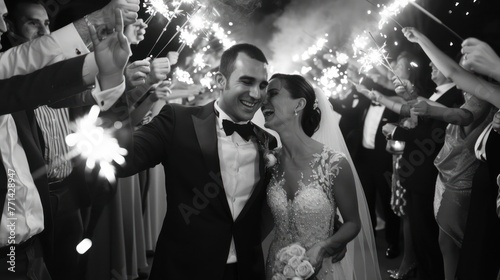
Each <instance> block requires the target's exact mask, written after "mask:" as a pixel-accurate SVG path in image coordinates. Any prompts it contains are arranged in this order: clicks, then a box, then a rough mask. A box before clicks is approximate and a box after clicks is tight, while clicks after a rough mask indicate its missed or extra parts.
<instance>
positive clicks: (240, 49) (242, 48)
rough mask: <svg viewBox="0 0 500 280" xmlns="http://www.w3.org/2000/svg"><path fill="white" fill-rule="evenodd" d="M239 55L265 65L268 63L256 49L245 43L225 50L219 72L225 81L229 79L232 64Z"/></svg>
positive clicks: (232, 68) (232, 69) (232, 67)
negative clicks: (242, 54)
mask: <svg viewBox="0 0 500 280" xmlns="http://www.w3.org/2000/svg"><path fill="white" fill-rule="evenodd" d="M239 53H244V54H246V55H248V56H249V57H250V58H253V59H256V60H258V61H260V62H263V63H266V64H267V63H268V62H267V59H266V56H265V55H264V53H263V52H262V51H261V50H260V49H259V48H258V47H256V46H254V45H251V44H246V43H244V44H237V45H234V46H232V47H230V48H229V49H227V50H225V51H224V52H223V53H222V57H221V59H220V67H219V72H220V73H221V74H222V75H224V77H226V79H229V77H230V76H231V73H233V71H234V62H235V61H236V58H237V57H238V54H239Z"/></svg>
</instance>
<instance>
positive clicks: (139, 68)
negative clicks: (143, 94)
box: [125, 58, 151, 87]
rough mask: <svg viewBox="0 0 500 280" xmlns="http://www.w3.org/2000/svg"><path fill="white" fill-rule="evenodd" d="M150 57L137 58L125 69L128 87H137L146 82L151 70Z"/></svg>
mask: <svg viewBox="0 0 500 280" xmlns="http://www.w3.org/2000/svg"><path fill="white" fill-rule="evenodd" d="M149 65H150V62H149V59H148V58H146V59H143V60H137V61H134V62H132V63H130V64H129V65H127V68H126V69H125V80H126V82H127V87H137V86H140V85H142V84H145V83H146V78H147V76H148V74H149V72H151V69H150V67H149Z"/></svg>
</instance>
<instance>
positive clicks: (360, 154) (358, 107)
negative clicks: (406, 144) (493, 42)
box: [334, 69, 400, 258]
mask: <svg viewBox="0 0 500 280" xmlns="http://www.w3.org/2000/svg"><path fill="white" fill-rule="evenodd" d="M356 72H357V71H356V70H354V69H350V71H349V72H348V73H349V75H355V74H356ZM351 80H353V81H357V80H359V78H358V77H352V78H351ZM362 84H363V87H366V88H368V89H373V90H377V91H378V92H381V93H383V94H384V95H387V96H394V95H395V93H394V91H392V90H390V89H387V88H385V87H383V86H381V85H379V84H377V83H375V82H373V80H371V79H369V78H366V77H365V78H364V79H363V82H362ZM352 90H353V92H352V93H351V95H352V96H353V97H354V96H355V97H357V98H352V99H351V100H352V101H353V102H356V103H357V104H355V103H353V104H345V105H344V108H345V109H344V110H345V111H347V112H349V116H358V119H357V120H356V121H354V123H357V124H358V127H357V128H356V129H353V130H352V131H351V132H350V133H349V135H348V136H347V137H346V142H347V143H350V144H349V146H348V147H349V151H350V152H351V155H352V157H353V160H354V163H355V165H356V169H357V170H358V173H359V177H360V180H361V183H362V185H363V189H364V191H365V196H366V200H367V203H368V208H369V210H370V216H371V221H372V225H373V227H374V228H375V226H376V225H377V216H376V212H375V204H376V201H377V194H378V195H379V197H380V202H381V204H382V209H383V215H384V218H385V240H386V242H387V244H388V247H387V250H386V257H388V258H394V257H396V256H398V255H399V226H400V222H399V217H398V216H396V215H395V214H394V212H393V211H392V210H391V206H390V199H391V188H390V182H391V181H390V178H391V177H390V174H391V173H392V165H391V163H392V157H391V156H392V155H391V154H389V153H388V152H387V151H386V149H385V148H386V144H387V141H386V139H385V136H384V135H383V134H382V127H383V126H384V125H385V124H387V123H392V122H397V121H398V119H399V116H398V115H397V114H396V113H394V112H392V111H390V110H388V109H386V108H385V107H384V106H380V104H378V103H375V102H372V101H371V100H370V99H368V98H367V97H366V96H364V95H363V94H361V93H358V92H357V90H356V88H354V87H353V89H352ZM334 108H335V107H334ZM337 110H338V111H337V112H339V113H341V114H342V115H346V113H347V112H343V110H339V109H337ZM388 174H389V175H388Z"/></svg>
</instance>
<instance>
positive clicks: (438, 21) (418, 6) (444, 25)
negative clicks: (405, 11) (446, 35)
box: [410, 1, 464, 41]
mask: <svg viewBox="0 0 500 280" xmlns="http://www.w3.org/2000/svg"><path fill="white" fill-rule="evenodd" d="M410 4H412V5H413V6H414V7H415V8H417V9H419V10H420V11H421V12H423V13H424V14H426V15H427V16H428V17H430V18H431V19H432V20H434V21H435V22H437V23H438V24H440V25H441V26H443V27H444V28H446V29H447V30H448V31H450V32H451V33H452V34H453V35H455V36H456V37H457V38H458V39H460V41H464V39H463V38H462V37H461V36H460V35H458V34H457V33H456V32H455V31H453V29H451V28H449V27H448V26H447V25H446V24H444V23H443V22H442V21H441V20H439V19H438V18H437V17H435V16H434V15H433V14H431V13H430V12H429V11H427V10H426V9H424V8H423V7H422V6H420V5H419V4H417V3H415V2H413V1H411V2H410Z"/></svg>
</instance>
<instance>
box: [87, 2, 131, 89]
mask: <svg viewBox="0 0 500 280" xmlns="http://www.w3.org/2000/svg"><path fill="white" fill-rule="evenodd" d="M115 22H116V27H115V29H116V31H115V32H114V33H113V34H111V35H109V36H108V37H107V38H106V39H104V40H102V41H99V39H98V37H97V32H96V30H95V26H93V25H91V26H89V28H90V36H91V38H92V43H93V44H94V52H95V58H96V64H97V67H98V68H99V74H98V75H97V78H98V80H99V84H100V86H101V89H102V90H106V89H110V88H113V87H116V86H118V85H120V84H121V83H122V82H123V70H124V68H125V65H126V64H127V62H128V58H129V56H130V54H131V51H130V45H129V43H128V41H127V38H126V37H125V35H123V17H122V12H121V10H120V9H116V10H115Z"/></svg>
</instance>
